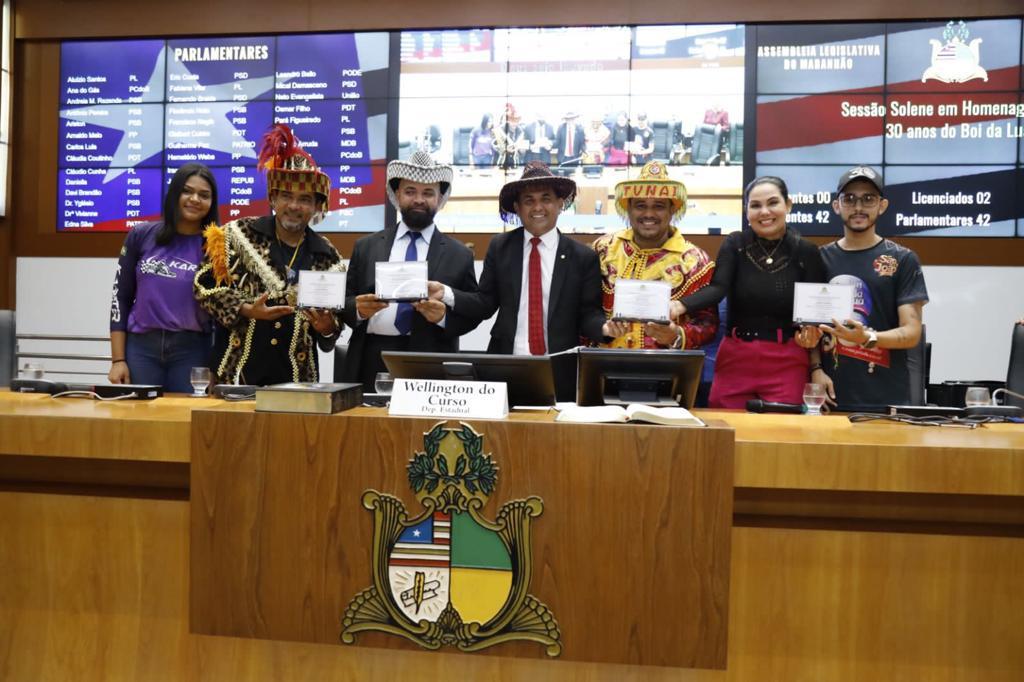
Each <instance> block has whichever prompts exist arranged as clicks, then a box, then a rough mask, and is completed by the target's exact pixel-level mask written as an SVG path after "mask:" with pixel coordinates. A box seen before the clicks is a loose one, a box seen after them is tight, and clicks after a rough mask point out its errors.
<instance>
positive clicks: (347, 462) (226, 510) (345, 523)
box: [191, 412, 733, 668]
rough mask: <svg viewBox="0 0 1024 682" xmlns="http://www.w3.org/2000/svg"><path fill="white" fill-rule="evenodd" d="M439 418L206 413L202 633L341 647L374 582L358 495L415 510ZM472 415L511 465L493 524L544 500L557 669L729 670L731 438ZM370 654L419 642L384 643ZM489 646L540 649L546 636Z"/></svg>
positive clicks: (196, 508)
mask: <svg viewBox="0 0 1024 682" xmlns="http://www.w3.org/2000/svg"><path fill="white" fill-rule="evenodd" d="M435 423H436V421H434V420H425V419H394V418H381V417H358V416H357V417H343V416H340V415H339V416H335V417H331V418H318V417H313V416H293V415H273V414H252V415H245V416H244V417H243V416H242V415H236V414H218V413H214V412H200V413H196V414H195V415H194V417H193V447H192V450H193V456H192V504H193V506H192V509H193V515H192V521H193V525H192V530H193V534H192V566H191V571H192V630H193V631H194V632H199V633H204V634H220V635H236V636H252V637H259V638H269V639H289V640H300V641H311V642H335V641H337V640H338V637H339V635H340V626H339V623H340V619H341V616H342V615H343V613H344V611H345V608H346V606H347V604H348V602H349V600H351V599H352V598H353V597H354V596H355V595H356V594H358V593H359V592H361V591H362V590H363V589H365V588H366V587H369V586H370V585H371V584H372V573H371V570H370V569H371V562H370V549H371V547H372V541H373V536H372V533H373V523H372V514H370V513H369V512H368V511H366V510H364V509H363V508H362V505H361V504H360V500H361V498H362V495H363V492H364V491H366V490H367V489H374V490H378V491H380V492H381V493H384V494H388V495H393V496H395V497H398V498H400V499H402V500H403V501H404V503H405V505H406V509H407V510H408V512H409V513H410V515H413V514H416V513H418V512H419V511H420V510H421V509H422V508H421V506H420V505H419V504H418V503H416V502H415V499H414V497H413V495H412V491H411V490H410V488H409V484H408V480H407V474H406V470H405V466H406V463H407V461H408V460H409V458H410V457H411V456H412V454H413V453H414V452H417V451H421V450H422V449H423V434H424V432H426V431H429V430H430V429H431V428H432V427H433V425H434V424H435ZM449 423H452V424H453V425H454V424H455V423H456V422H452V421H450V422H449ZM471 423H472V425H473V426H474V428H476V429H477V431H478V432H479V433H481V434H483V435H484V438H485V440H484V452H487V453H493V456H494V459H495V462H496V464H497V466H498V467H499V480H498V486H497V490H496V492H495V493H494V494H493V495H492V496H491V500H490V502H489V503H488V506H487V507H486V508H485V510H484V516H485V517H487V518H492V519H493V518H494V515H495V513H496V512H497V509H498V507H499V506H500V505H501V504H503V503H504V502H505V501H509V500H516V499H524V498H527V497H529V496H532V495H536V496H538V497H540V498H541V499H542V500H543V501H544V511H543V515H542V516H540V517H539V518H538V519H536V520H535V521H534V523H533V542H532V548H533V553H534V554H533V556H534V558H533V563H532V566H533V571H534V574H533V580H532V583H531V585H530V589H529V592H530V593H531V594H533V595H534V596H536V597H537V599H539V600H540V601H541V602H543V603H544V604H546V605H547V606H548V607H549V608H550V609H551V611H552V612H553V614H554V617H555V619H556V620H557V622H558V627H559V629H560V631H561V632H562V644H563V652H562V655H561V658H562V660H582V661H601V662H616V663H626V662H631V663H642V664H645V665H660V666H673V667H704V668H716V667H722V666H723V665H724V664H725V660H724V654H725V644H726V643H725V639H726V637H725V628H726V626H727V623H726V619H725V616H726V612H727V605H728V588H727V582H728V563H729V547H728V536H729V527H730V525H731V522H732V480H733V473H732V432H731V431H730V430H728V429H725V428H708V429H698V430H692V429H664V428H659V427H649V426H647V427H645V426H629V427H627V426H623V425H611V426H609V425H592V424H588V425H575V424H552V423H522V422H494V421H490V422H487V421H478V422H471ZM296 500H302V503H301V504H296ZM357 644H369V645H373V646H384V647H393V648H404V649H416V646H415V645H412V644H410V643H408V642H406V641H405V640H402V639H400V638H397V637H390V638H387V637H384V636H382V635H368V634H361V635H359V636H358V639H357ZM486 652H487V653H489V654H493V655H505V656H524V657H543V656H544V652H543V648H541V647H539V646H537V645H534V644H522V645H520V644H515V645H502V646H500V647H495V648H494V649H488V650H487V651H486Z"/></svg>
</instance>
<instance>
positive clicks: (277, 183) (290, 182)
mask: <svg viewBox="0 0 1024 682" xmlns="http://www.w3.org/2000/svg"><path fill="white" fill-rule="evenodd" d="M257 163H258V164H259V168H261V169H265V170H266V171H267V191H268V192H273V191H275V190H278V191H285V192H294V193H302V192H309V193H311V194H315V195H316V196H317V198H318V199H319V200H320V204H321V209H323V208H325V207H326V205H327V199H328V197H330V195H331V179H330V178H329V177H328V176H327V174H326V173H324V172H323V171H321V170H320V169H319V168H317V165H316V161H314V160H313V157H312V156H310V155H309V154H308V153H306V152H305V151H303V150H302V147H300V146H299V140H298V138H296V137H295V134H294V133H293V132H292V130H291V128H289V127H288V126H286V125H285V124H283V123H275V124H274V127H273V128H271V129H270V131H269V132H268V133H267V134H266V135H264V136H263V145H262V146H261V147H260V153H259V156H258V157H257Z"/></svg>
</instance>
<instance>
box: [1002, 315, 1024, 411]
mask: <svg viewBox="0 0 1024 682" xmlns="http://www.w3.org/2000/svg"><path fill="white" fill-rule="evenodd" d="M1006 390H1008V391H1013V392H1014V393H1021V394H1024V324H1019V323H1018V324H1015V325H1013V337H1012V339H1011V340H1010V366H1009V367H1008V368H1007V370H1006ZM1004 404H1006V405H1015V406H1017V407H1024V399H1021V398H1015V397H1014V396H1012V395H1009V394H1006V395H1005V396H1004Z"/></svg>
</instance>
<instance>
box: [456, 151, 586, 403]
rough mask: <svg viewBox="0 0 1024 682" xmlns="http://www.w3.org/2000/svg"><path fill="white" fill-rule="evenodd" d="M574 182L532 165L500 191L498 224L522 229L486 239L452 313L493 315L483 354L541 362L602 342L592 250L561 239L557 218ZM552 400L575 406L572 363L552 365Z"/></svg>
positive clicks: (565, 359) (564, 359)
mask: <svg viewBox="0 0 1024 682" xmlns="http://www.w3.org/2000/svg"><path fill="white" fill-rule="evenodd" d="M575 195H576V183H574V182H573V181H572V180H570V179H569V178H561V177H556V176H555V175H553V174H552V173H551V170H550V169H549V168H548V167H547V166H545V165H544V164H542V163H540V162H539V161H533V162H530V163H529V164H527V165H526V168H524V169H523V176H522V178H521V179H520V180H516V181H514V182H510V183H508V184H506V185H505V186H504V187H502V189H501V193H500V194H499V197H498V204H499V207H500V210H501V216H502V219H504V220H505V222H506V223H509V224H517V223H518V224H521V225H522V227H519V228H518V229H515V230H512V231H511V232H506V233H504V234H502V235H500V236H498V237H495V238H494V239H492V240H491V245H490V247H489V248H488V249H487V257H486V259H485V260H484V269H483V272H482V273H481V275H480V289H479V291H477V292H475V293H474V292H467V291H459V290H457V289H456V291H455V292H454V293H455V306H454V309H455V310H456V311H458V312H459V314H461V315H466V316H468V317H471V318H475V319H477V320H485V319H487V318H489V317H490V316H491V315H493V314H494V311H495V310H497V311H498V318H497V320H495V323H494V327H493V328H492V329H491V342H490V344H489V345H488V347H487V350H488V352H491V353H504V354H516V355H528V354H529V355H545V354H552V353H557V352H559V351H563V350H567V349H569V348H573V347H575V346H578V345H580V343H581V337H586V338H589V339H591V340H593V341H602V340H603V339H604V337H605V334H604V330H605V326H606V322H605V316H604V313H603V312H602V310H601V271H600V266H599V263H598V260H597V254H596V253H595V252H594V251H593V249H591V248H589V247H587V246H584V245H583V244H580V243H579V242H576V241H573V240H572V239H571V238H569V237H566V236H564V235H562V234H561V233H560V232H559V231H558V229H557V228H556V227H555V225H556V223H557V221H558V216H559V214H560V213H561V212H562V210H563V209H564V208H565V207H566V206H567V205H569V204H570V203H571V202H572V200H573V197H574V196H575ZM552 368H553V370H554V373H555V393H556V395H557V398H558V400H561V401H572V400H575V399H576V356H575V355H562V356H557V357H553V358H552Z"/></svg>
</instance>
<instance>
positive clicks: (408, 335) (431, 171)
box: [342, 151, 477, 392]
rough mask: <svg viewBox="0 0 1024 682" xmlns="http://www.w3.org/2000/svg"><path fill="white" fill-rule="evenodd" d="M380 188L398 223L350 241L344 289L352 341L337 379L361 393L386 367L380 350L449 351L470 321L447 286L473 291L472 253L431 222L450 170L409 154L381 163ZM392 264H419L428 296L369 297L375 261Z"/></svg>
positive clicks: (448, 184)
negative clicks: (355, 384)
mask: <svg viewBox="0 0 1024 682" xmlns="http://www.w3.org/2000/svg"><path fill="white" fill-rule="evenodd" d="M385 189H386V191H387V195H388V200H389V201H390V202H391V204H392V205H393V206H394V207H395V210H397V211H398V213H399V215H400V217H401V220H400V221H399V222H398V224H397V225H395V226H392V227H387V228H385V229H383V230H381V231H380V232H377V233H375V234H371V235H367V236H365V237H363V238H361V239H359V240H358V241H357V242H356V245H355V247H354V248H353V250H352V259H351V261H350V262H349V269H348V280H347V284H346V287H345V295H346V300H345V312H344V314H345V323H346V324H348V325H349V326H350V327H352V340H351V341H350V342H349V347H348V352H347V353H346V354H345V365H344V369H343V370H342V376H343V377H344V379H345V381H359V382H361V383H362V384H363V390H364V391H367V392H370V391H373V390H374V377H375V376H376V374H377V372H384V371H386V367H385V366H384V362H383V360H381V357H380V354H381V351H395V350H405V351H422V352H442V353H451V352H455V351H457V350H458V349H459V337H460V336H461V335H462V334H465V333H466V332H468V331H470V330H472V329H473V328H474V327H476V325H477V322H475V321H472V320H470V319H469V318H467V317H466V316H464V315H461V314H459V312H458V311H455V310H452V306H453V305H454V294H453V293H452V288H455V289H459V290H461V291H476V272H475V271H474V269H473V254H472V252H471V251H470V250H469V249H468V248H466V247H465V246H464V245H463V244H462V242H459V241H457V240H455V239H452V238H450V237H448V236H447V235H445V234H443V233H442V232H441V231H440V230H438V229H437V226H436V225H435V224H434V216H435V215H436V214H437V212H438V211H440V210H441V209H442V208H444V205H445V203H446V202H447V201H448V197H449V196H451V191H452V167H451V166H446V165H444V164H439V163H437V162H435V161H434V159H433V157H431V156H430V154H428V153H427V152H425V151H417V152H415V153H414V154H413V155H412V156H411V157H409V159H408V160H404V161H402V160H395V161H392V162H391V163H389V164H388V173H387V186H386V188H385ZM394 261H426V263H427V277H428V279H429V280H430V282H429V291H430V293H431V297H430V299H429V300H422V301H417V302H414V303H398V304H397V305H396V304H389V303H387V302H385V301H382V300H380V299H378V298H377V297H376V296H375V295H374V293H373V292H374V279H375V264H376V263H378V262H394Z"/></svg>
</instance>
